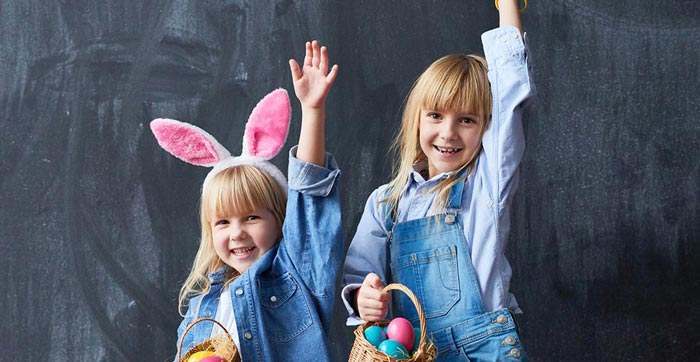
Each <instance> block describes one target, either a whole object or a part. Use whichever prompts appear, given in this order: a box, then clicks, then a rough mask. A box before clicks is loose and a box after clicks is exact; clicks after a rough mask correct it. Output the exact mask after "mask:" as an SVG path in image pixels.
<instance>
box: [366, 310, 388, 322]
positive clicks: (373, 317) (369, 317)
mask: <svg viewBox="0 0 700 362" xmlns="http://www.w3.org/2000/svg"><path fill="white" fill-rule="evenodd" d="M385 316H386V313H384V314H382V313H375V312H368V313H360V318H362V320H364V321H367V322H376V321H380V320H382V319H384V317H385Z"/></svg>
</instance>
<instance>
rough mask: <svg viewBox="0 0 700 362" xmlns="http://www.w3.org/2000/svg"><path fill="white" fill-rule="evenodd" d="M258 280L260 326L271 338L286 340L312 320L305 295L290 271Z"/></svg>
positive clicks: (299, 332)
mask: <svg viewBox="0 0 700 362" xmlns="http://www.w3.org/2000/svg"><path fill="white" fill-rule="evenodd" d="M259 282H260V298H261V301H260V303H261V304H262V307H263V308H262V314H263V321H264V330H265V334H267V335H268V337H269V338H270V340H271V341H273V342H287V341H290V340H292V339H293V338H294V337H296V336H298V335H300V334H301V333H302V332H304V331H305V330H306V329H307V328H309V326H311V324H313V320H312V319H311V311H310V309H309V304H308V302H307V301H306V297H305V296H304V293H303V292H302V291H301V289H300V288H299V284H298V283H297V281H296V280H295V279H294V277H293V276H292V275H291V274H289V273H284V274H282V275H281V276H279V277H277V278H274V279H262V278H261V279H259Z"/></svg>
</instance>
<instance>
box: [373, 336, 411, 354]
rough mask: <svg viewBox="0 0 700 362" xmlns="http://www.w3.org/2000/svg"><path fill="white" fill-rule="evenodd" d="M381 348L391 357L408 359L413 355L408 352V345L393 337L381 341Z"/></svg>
mask: <svg viewBox="0 0 700 362" xmlns="http://www.w3.org/2000/svg"><path fill="white" fill-rule="evenodd" d="M379 350H380V351H381V352H382V353H384V354H385V355H387V356H389V357H391V358H396V359H406V358H410V357H411V355H410V354H408V350H406V347H404V346H403V344H401V343H399V342H398V341H395V340H393V339H387V340H385V341H384V342H382V343H380V344H379Z"/></svg>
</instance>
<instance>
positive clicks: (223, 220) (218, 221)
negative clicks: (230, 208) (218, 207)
mask: <svg viewBox="0 0 700 362" xmlns="http://www.w3.org/2000/svg"><path fill="white" fill-rule="evenodd" d="M226 224H228V220H226V219H218V220H216V222H215V223H214V226H219V225H226Z"/></svg>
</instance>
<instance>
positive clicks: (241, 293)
mask: <svg viewBox="0 0 700 362" xmlns="http://www.w3.org/2000/svg"><path fill="white" fill-rule="evenodd" d="M236 295H237V296H239V297H240V296H242V295H243V288H238V289H236Z"/></svg>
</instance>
